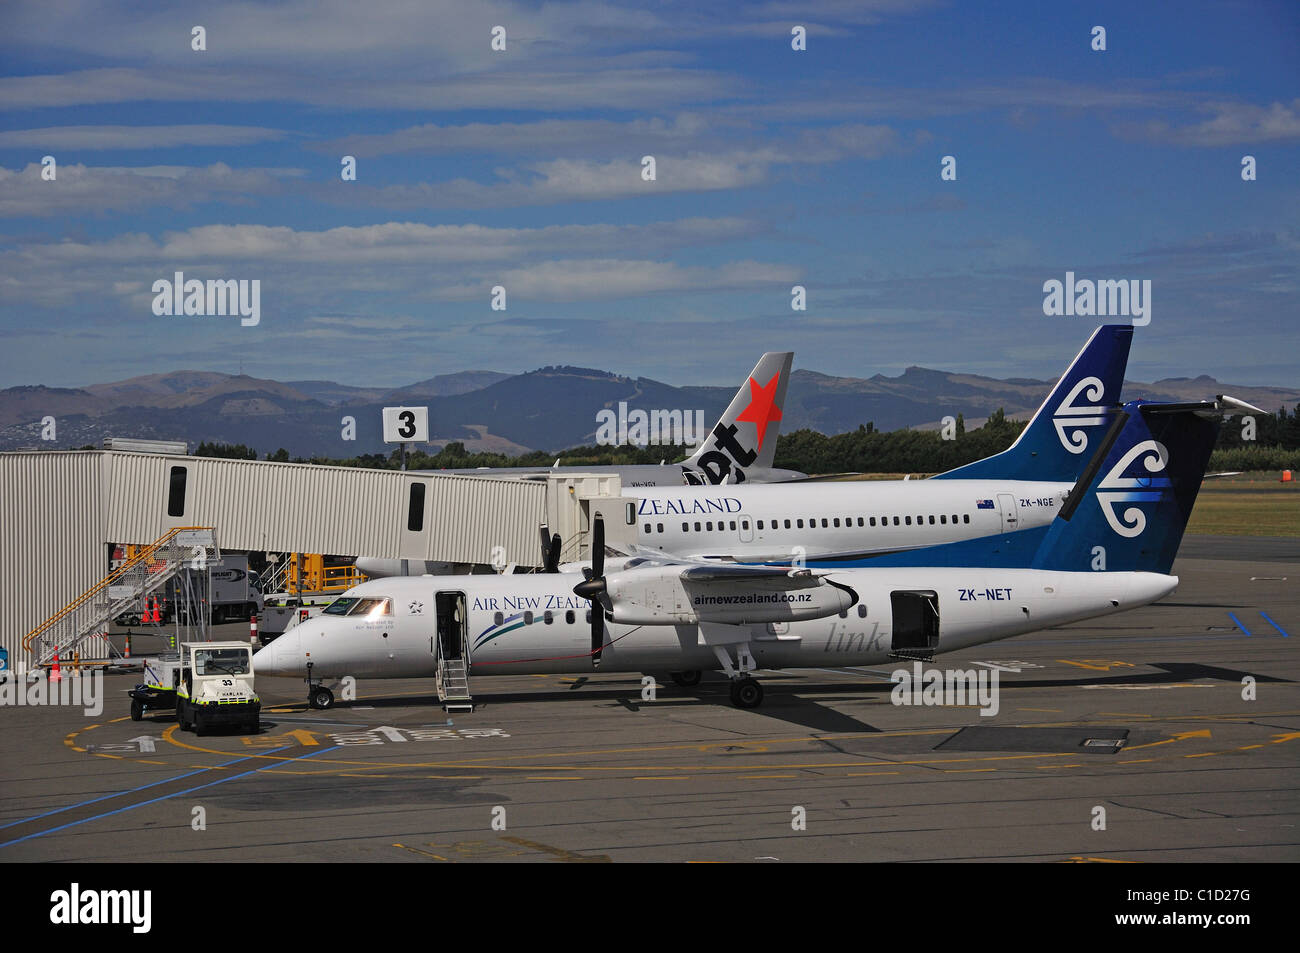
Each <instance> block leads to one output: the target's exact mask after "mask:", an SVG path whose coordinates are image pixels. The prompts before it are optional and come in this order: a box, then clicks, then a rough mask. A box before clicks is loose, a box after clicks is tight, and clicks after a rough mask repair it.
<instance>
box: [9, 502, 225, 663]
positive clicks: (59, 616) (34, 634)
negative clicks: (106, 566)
mask: <svg viewBox="0 0 1300 953" xmlns="http://www.w3.org/2000/svg"><path fill="white" fill-rule="evenodd" d="M213 529H214V527H211V526H177V527H175V528H174V529H171V530H168V531H167V532H166V533H164V534H163V535H162V536H160V537H158V538H157V539H156V540H154V541H153V542H152V543H150V544H149V545H148V546H145V547H144V548H143V549H141V550H140V551H139V552H138V553H136V554H135V555H134V556H132V557H131V558H130V559H127V560H125V561H124V562H123V563H122V565H120V566H118V567H117V568H116V569H114V570H113V571H112V572H111V573H109V574H108V575H107V576H105V577H104V578H103V579H101V580H100V581H99V582H98V583H96V584H95V585H94V586H92V587H91V588H90V589H87V590H86V591H85V592H83V593H82V594H81V595H80V596H78V597H77V598H76V599H74V600H72V601H71V602H69V603H68V604H67V605H66V606H64V607H63V608H62V609H60V610H59V611H58V612H56V613H55V614H54V615H52V616H50V618H48V619H46V620H45V621H44V622H42V623H41V624H40V625H38V626H37V627H36V628H34V629H32V631H30V632H28V633H27V634H26V635H25V636H23V640H22V646H23V650H24V651H26V652H30V651H31V650H32V643H33V642H35V641H36V639H37V638H39V637H40V635H41V634H42V633H44V632H47V631H49V630H50V629H52V628H53V627H54V626H55V625H57V624H58V623H60V622H62V621H63V620H64V619H66V618H67V617H68V616H69V615H71V614H72V613H73V612H76V611H77V610H78V609H80V608H81V607H82V606H84V605H85V604H86V603H87V602H89V601H90V600H91V599H92V598H93V597H94V596H97V595H99V594H100V593H101V592H103V591H104V590H105V589H107V588H108V587H109V586H111V585H112V584H113V583H114V582H115V581H117V580H118V579H119V578H121V576H122V574H123V573H126V572H129V571H130V570H132V569H136V568H138V567H139V566H140V565H141V563H145V562H152V561H153V558H154V555H155V554H156V553H157V552H158V550H160V549H162V548H163V547H164V546H166V545H167V544H168V543H170V542H172V541H173V540H174V539H175V538H176V535H177V534H178V533H189V532H194V531H195V530H199V531H204V530H206V531H209V532H210V531H212V530H213Z"/></svg>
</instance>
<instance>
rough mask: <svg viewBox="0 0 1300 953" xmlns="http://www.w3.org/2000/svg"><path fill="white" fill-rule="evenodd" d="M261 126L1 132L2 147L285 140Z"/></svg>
mask: <svg viewBox="0 0 1300 953" xmlns="http://www.w3.org/2000/svg"><path fill="white" fill-rule="evenodd" d="M284 136H285V133H284V131H283V130H280V129H265V128H262V127H260V126H219V125H207V126H202V125H195V126H46V127H44V128H42V129H13V130H10V131H9V132H0V149H19V148H34V149H45V150H52V149H80V150H86V151H96V150H100V149H142V150H144V149H171V148H175V147H176V146H246V145H252V144H253V143H257V142H275V141H276V140H279V139H283V138H284Z"/></svg>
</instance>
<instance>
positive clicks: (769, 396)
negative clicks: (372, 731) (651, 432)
mask: <svg viewBox="0 0 1300 953" xmlns="http://www.w3.org/2000/svg"><path fill="white" fill-rule="evenodd" d="M793 362H794V352H793V351H768V352H767V353H766V354H764V355H763V356H762V357H760V358H759V359H758V363H757V364H755V365H754V369H753V370H752V371H751V372H750V374H749V377H748V378H746V380H745V383H744V384H742V385H741V386H740V389H739V390H738V391H736V396H735V397H733V398H732V399H731V403H730V404H728V405H727V409H726V411H724V412H723V414H722V418H721V419H720V420H719V421H718V422H717V424H715V425H714V427H713V429H712V430H711V431H709V435H708V437H707V438H706V439H704V440H702V441H701V442H700V445H699V446H698V447H697V448H696V450H695V452H694V453H692V454H691V455H690V456H689V457H687V458H686V459H685V460H684V461H682V462H681V463H661V464H659V465H657V466H656V465H653V464H626V465H613V466H590V467H562V466H559V461H558V460H557V461H556V465H555V466H552V467H480V468H477V469H471V470H436V471H428V472H434V473H457V474H465V475H469V476H479V477H500V478H503V479H505V478H508V479H515V480H545V479H546V478H547V477H548V476H552V475H556V474H564V473H597V474H601V473H612V474H615V475H617V476H618V478H619V482H620V483H621V484H622V486H623V488H624V489H625V490H627V489H630V488H633V487H635V488H637V489H640V488H642V487H654V486H679V487H680V486H718V485H722V484H734V483H783V482H787V481H791V480H802V479H805V478H806V477H807V476H808V474H806V473H800V472H799V471H798V470H782V469H779V468H777V467H773V466H772V463H773V461H774V459H775V458H776V438H777V434H778V433H779V432H780V430H781V412H782V408H783V407H784V406H785V392H786V388H787V387H788V386H789V384H790V367H791V365H792V364H793ZM416 472H420V471H416ZM356 566H357V569H358V570H360V571H361V572H363V573H365V574H366V575H367V576H370V577H371V578H382V577H386V576H409V575H420V574H422V573H446V572H447V571H449V570H450V568H451V566H450V564H448V563H445V562H436V561H425V560H414V559H412V560H406V561H403V560H400V559H379V558H372V557H368V556H363V557H361V558H359V559H358V560H357V562H356Z"/></svg>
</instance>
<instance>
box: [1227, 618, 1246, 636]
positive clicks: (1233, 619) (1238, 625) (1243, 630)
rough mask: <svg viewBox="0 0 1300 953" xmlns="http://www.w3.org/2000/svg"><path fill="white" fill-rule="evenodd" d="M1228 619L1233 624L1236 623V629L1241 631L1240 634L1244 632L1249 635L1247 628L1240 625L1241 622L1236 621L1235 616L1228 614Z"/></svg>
mask: <svg viewBox="0 0 1300 953" xmlns="http://www.w3.org/2000/svg"><path fill="white" fill-rule="evenodd" d="M1228 618H1229V619H1231V620H1232V621H1233V622H1235V623H1237V628H1239V629H1241V631H1242V632H1245V633H1246V634H1247V635H1250V629H1248V628H1246V627H1245V626H1244V625H1242V624H1241V620H1240V619H1238V618H1237V617H1236V616H1235V615H1233V614H1232V613H1231V612H1229V613H1228Z"/></svg>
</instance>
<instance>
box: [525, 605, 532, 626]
mask: <svg viewBox="0 0 1300 953" xmlns="http://www.w3.org/2000/svg"><path fill="white" fill-rule="evenodd" d="M532 624H533V610H531V609H529V610H528V611H527V612H525V613H524V625H532Z"/></svg>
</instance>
